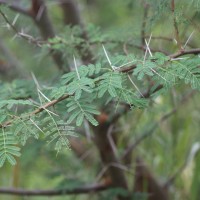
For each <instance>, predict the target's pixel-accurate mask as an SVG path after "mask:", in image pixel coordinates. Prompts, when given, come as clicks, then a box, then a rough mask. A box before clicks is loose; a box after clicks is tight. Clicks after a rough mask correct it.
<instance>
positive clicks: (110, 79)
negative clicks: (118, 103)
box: [97, 72, 122, 98]
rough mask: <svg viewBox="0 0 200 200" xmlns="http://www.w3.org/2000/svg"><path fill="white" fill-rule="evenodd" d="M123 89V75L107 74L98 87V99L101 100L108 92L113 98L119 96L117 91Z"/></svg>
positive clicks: (101, 78) (117, 73)
mask: <svg viewBox="0 0 200 200" xmlns="http://www.w3.org/2000/svg"><path fill="white" fill-rule="evenodd" d="M118 89H122V74H121V73H119V72H107V73H105V74H103V75H102V76H101V77H100V82H99V85H98V87H97V91H98V97H99V98H101V97H102V96H103V95H104V94H105V93H106V92H108V93H109V94H110V96H112V97H116V96H117V90H118Z"/></svg>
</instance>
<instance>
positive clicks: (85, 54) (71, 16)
mask: <svg viewBox="0 0 200 200" xmlns="http://www.w3.org/2000/svg"><path fill="white" fill-rule="evenodd" d="M60 6H61V8H62V10H63V17H64V23H65V24H66V25H71V26H75V25H78V26H80V27H81V28H82V34H81V38H83V39H84V40H85V41H86V42H87V41H88V35H87V32H86V31H85V29H84V24H83V22H82V20H81V16H80V11H79V8H78V4H77V2H76V1H75V0H60ZM84 46H85V45H84ZM76 48H77V49H78V51H79V52H80V55H81V59H82V61H83V63H84V64H86V65H87V64H89V63H92V62H94V59H93V55H92V52H91V49H90V47H88V48H86V49H85V48H84V49H83V45H82V44H80V45H78V46H77V47H76Z"/></svg>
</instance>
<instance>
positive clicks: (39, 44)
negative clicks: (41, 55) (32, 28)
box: [0, 9, 41, 47]
mask: <svg viewBox="0 0 200 200" xmlns="http://www.w3.org/2000/svg"><path fill="white" fill-rule="evenodd" d="M0 14H1V15H2V17H3V18H4V20H5V22H6V23H7V24H8V25H9V26H10V27H11V28H12V30H13V31H14V32H15V33H16V35H18V36H20V37H21V38H23V39H25V40H26V41H28V42H31V43H33V44H36V45H37V46H39V47H41V42H40V41H39V40H37V39H35V38H33V37H32V36H31V35H27V34H25V33H23V32H19V31H18V30H17V28H16V27H15V26H14V24H13V23H11V22H10V21H9V19H8V18H7V16H6V15H5V14H4V13H3V12H2V10H1V9H0Z"/></svg>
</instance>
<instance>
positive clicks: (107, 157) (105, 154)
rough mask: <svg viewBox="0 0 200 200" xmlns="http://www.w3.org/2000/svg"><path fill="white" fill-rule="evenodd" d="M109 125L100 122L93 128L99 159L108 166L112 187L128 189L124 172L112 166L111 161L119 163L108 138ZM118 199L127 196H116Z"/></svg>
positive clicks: (123, 198)
mask: <svg viewBox="0 0 200 200" xmlns="http://www.w3.org/2000/svg"><path fill="white" fill-rule="evenodd" d="M108 129H109V125H108V124H107V123H104V124H100V125H99V126H98V127H95V128H94V141H95V143H96V145H97V148H98V150H99V153H100V157H101V160H102V162H103V164H104V166H110V167H109V168H108V175H109V176H110V179H111V182H112V185H113V186H114V187H121V188H124V189H126V190H128V185H127V182H126V178H125V174H124V171H123V170H122V169H119V168H117V167H115V166H112V164H113V163H115V164H120V162H119V160H118V158H117V157H116V155H115V153H114V152H113V149H112V146H111V144H110V142H109V140H108V137H107V133H108ZM118 198H119V199H120V200H125V199H126V200H127V199H129V197H122V196H118Z"/></svg>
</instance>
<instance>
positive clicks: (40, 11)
mask: <svg viewBox="0 0 200 200" xmlns="http://www.w3.org/2000/svg"><path fill="white" fill-rule="evenodd" d="M30 13H31V15H32V17H33V19H34V21H35V23H36V25H37V27H38V28H39V30H40V32H41V35H42V36H43V38H44V39H45V40H47V39H48V38H53V37H55V35H56V34H55V30H54V28H53V25H52V23H51V20H50V18H49V16H48V12H47V8H46V5H45V2H44V0H32V8H31V11H30ZM51 53H52V56H53V59H54V61H55V63H56V64H57V66H58V68H59V69H60V70H62V71H68V70H69V69H67V66H64V62H63V59H62V53H59V52H51Z"/></svg>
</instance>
